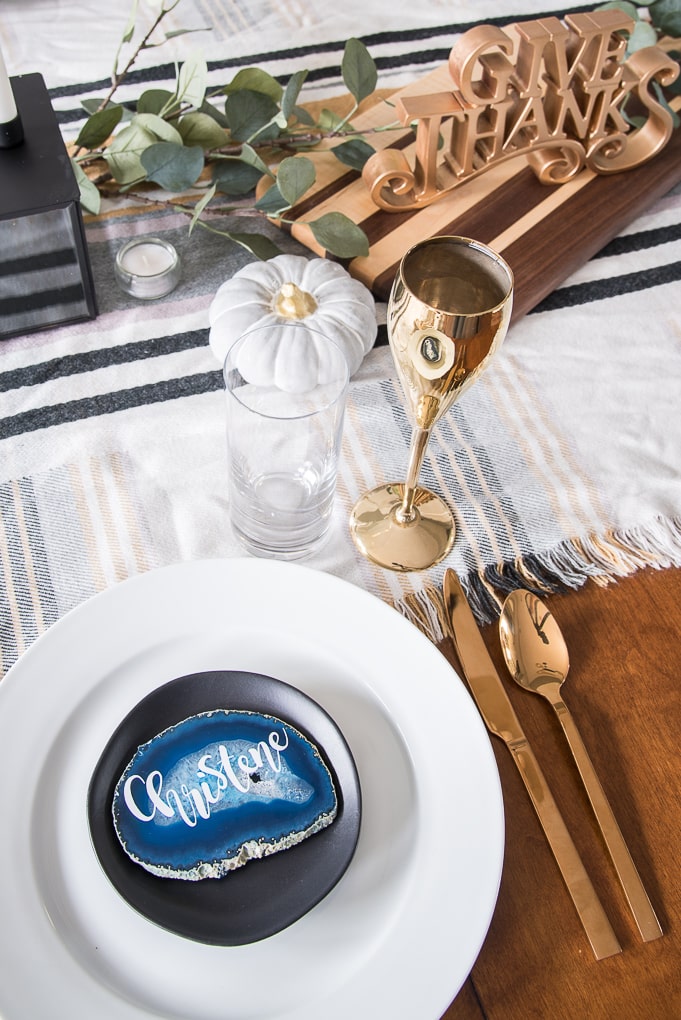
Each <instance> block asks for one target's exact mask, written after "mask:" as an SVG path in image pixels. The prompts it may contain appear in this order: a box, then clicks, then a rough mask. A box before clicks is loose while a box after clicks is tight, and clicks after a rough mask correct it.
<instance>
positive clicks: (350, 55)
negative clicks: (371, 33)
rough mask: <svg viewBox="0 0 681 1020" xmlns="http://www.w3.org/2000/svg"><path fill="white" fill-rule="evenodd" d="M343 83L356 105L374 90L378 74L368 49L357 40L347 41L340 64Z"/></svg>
mask: <svg viewBox="0 0 681 1020" xmlns="http://www.w3.org/2000/svg"><path fill="white" fill-rule="evenodd" d="M341 74H342V75H343V81H344V82H345V86H346V88H347V90H348V92H349V93H350V95H351V96H353V97H354V98H355V101H356V102H357V103H361V102H362V100H363V99H366V98H367V96H370V95H371V93H372V92H374V91H375V89H376V82H377V80H378V73H377V71H376V64H375V63H374V61H373V58H372V57H371V55H370V53H369V51H368V49H367V48H366V46H365V45H364V43H363V42H360V40H359V39H348V41H347V43H346V44H345V50H344V52H343V60H342V62H341Z"/></svg>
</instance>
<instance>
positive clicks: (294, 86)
mask: <svg viewBox="0 0 681 1020" xmlns="http://www.w3.org/2000/svg"><path fill="white" fill-rule="evenodd" d="M307 75H308V72H307V71H296V72H295V74H292V75H291V77H290V78H289V80H288V83H287V85H286V89H285V90H284V95H283V97H282V100H281V112H282V113H283V115H284V117H285V118H286V121H287V122H288V119H289V117H290V116H291V115H292V114H293V112H294V111H295V109H296V102H297V99H298V96H299V95H300V90H301V89H302V87H303V83H304V82H305V79H306V78H307Z"/></svg>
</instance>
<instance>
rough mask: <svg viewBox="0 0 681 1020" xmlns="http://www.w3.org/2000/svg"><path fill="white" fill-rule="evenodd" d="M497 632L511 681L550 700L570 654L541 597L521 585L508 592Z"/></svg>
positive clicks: (568, 664)
mask: <svg viewBox="0 0 681 1020" xmlns="http://www.w3.org/2000/svg"><path fill="white" fill-rule="evenodd" d="M499 636H500V639H501V650H502V652H503V655H504V660H505V662H506V666H507V667H508V671H509V673H510V674H511V676H512V677H513V679H514V680H515V682H516V683H517V684H519V685H520V686H521V687H524V688H525V689H526V690H528V691H535V692H536V693H537V694H542V695H544V697H546V698H548V699H549V700H550V701H551V702H552V704H553V703H554V701H555V698H554V696H555V695H556V694H557V692H558V691H559V690H560V687H561V685H562V684H563V683H564V681H565V679H566V677H567V674H568V670H569V668H570V657H569V655H568V650H567V645H566V644H565V640H564V639H563V635H562V634H561V631H560V627H559V626H558V624H557V623H556V620H555V618H554V616H553V614H552V613H551V612H550V611H549V610H548V609H547V608H546V606H545V605H544V603H543V602H542V601H541V599H539V598H537V596H536V595H533V594H532V592H529V591H525V589H522V588H520V589H518V590H517V591H513V592H511V594H510V595H509V596H508V598H507V599H506V601H505V602H504V608H503V610H502V613H501V618H500V620H499Z"/></svg>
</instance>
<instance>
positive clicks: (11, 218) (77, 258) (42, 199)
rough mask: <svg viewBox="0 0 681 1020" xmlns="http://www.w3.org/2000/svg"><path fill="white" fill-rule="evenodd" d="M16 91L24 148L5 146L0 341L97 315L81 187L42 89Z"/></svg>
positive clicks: (0, 169)
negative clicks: (84, 224)
mask: <svg viewBox="0 0 681 1020" xmlns="http://www.w3.org/2000/svg"><path fill="white" fill-rule="evenodd" d="M11 83H12V89H13V92H14V98H15V100H16V106H17V110H18V117H17V121H18V122H20V127H21V128H23V140H22V139H21V132H20V131H19V132H18V134H16V133H15V135H14V137H12V138H11V139H9V140H5V142H4V145H10V147H8V148H6V147H2V146H0V340H2V339H6V338H7V337H10V336H16V335H17V334H20V333H30V332H34V331H35V330H39V329H47V328H49V327H51V326H57V325H63V324H65V323H68V322H78V321H80V320H83V319H92V318H94V317H95V316H96V315H97V305H96V299H95V291H94V284H93V280H92V270H91V268H90V261H89V257H88V251H87V244H86V240H85V230H84V227H83V219H82V214H81V209H80V202H79V189H78V184H77V183H76V179H75V175H74V173H73V168H72V166H71V163H70V160H69V157H68V154H67V152H66V147H65V145H64V142H63V140H62V137H61V132H60V130H59V125H58V124H57V119H56V117H55V114H54V110H53V109H52V104H51V102H50V98H49V95H48V92H47V88H46V87H45V82H44V81H43V78H42V75H40V74H24V75H18V76H16V77H14V78H12V79H11ZM17 137H18V139H19V141H18V143H17V141H16V139H17Z"/></svg>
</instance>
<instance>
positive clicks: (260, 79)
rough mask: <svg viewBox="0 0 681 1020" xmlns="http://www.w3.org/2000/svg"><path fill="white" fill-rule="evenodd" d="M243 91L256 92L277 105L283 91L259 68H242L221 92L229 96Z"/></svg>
mask: <svg viewBox="0 0 681 1020" xmlns="http://www.w3.org/2000/svg"><path fill="white" fill-rule="evenodd" d="M244 89H245V90H247V91H248V92H258V93H260V94H261V95H263V96H268V98H269V99H271V100H272V102H273V103H279V101H280V99H281V97H282V94H283V91H284V90H283V88H282V87H281V85H280V84H279V82H278V81H277V79H276V78H273V77H272V75H271V74H268V72H267V71H263V70H261V69H260V68H259V67H244V68H242V69H241V71H238V72H237V73H236V75H235V76H234V78H232V80H231V82H230V83H229V85H225V87H224V88H223V90H222V91H223V93H224V94H225V95H226V96H230V95H232V94H233V93H235V92H242V91H243V90H244Z"/></svg>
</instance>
